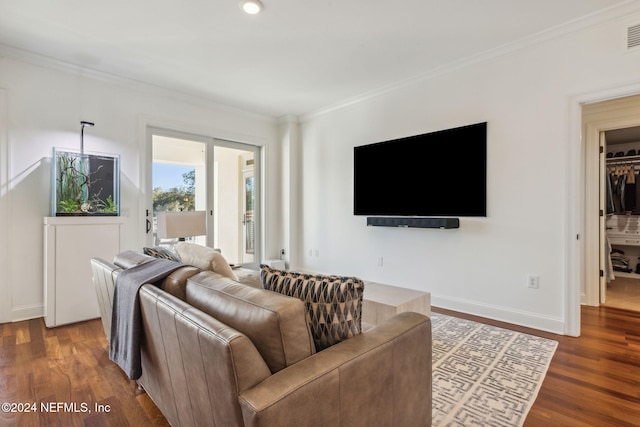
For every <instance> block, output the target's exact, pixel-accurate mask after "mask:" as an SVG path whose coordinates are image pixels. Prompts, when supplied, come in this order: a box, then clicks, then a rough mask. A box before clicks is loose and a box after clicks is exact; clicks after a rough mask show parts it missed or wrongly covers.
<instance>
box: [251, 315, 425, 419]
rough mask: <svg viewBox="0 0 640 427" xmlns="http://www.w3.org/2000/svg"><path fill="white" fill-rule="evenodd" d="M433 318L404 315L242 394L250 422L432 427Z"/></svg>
mask: <svg viewBox="0 0 640 427" xmlns="http://www.w3.org/2000/svg"><path fill="white" fill-rule="evenodd" d="M431 344H432V343H431V321H430V319H429V318H428V317H426V316H423V315H421V314H418V313H402V314H399V315H397V316H395V317H393V318H391V319H389V320H388V321H387V322H385V323H383V324H381V325H379V326H377V327H375V328H374V329H372V330H370V331H368V332H366V333H364V334H361V335H359V336H357V337H354V338H352V339H349V340H346V341H343V342H340V343H338V344H336V345H334V346H332V347H329V348H328V349H326V350H323V351H321V352H319V353H316V354H314V355H313V356H311V357H309V358H307V359H304V360H302V361H301V362H298V363H296V364H295V365H292V366H289V367H287V368H286V369H283V370H282V371H280V372H278V373H276V374H274V375H272V376H271V377H269V378H267V379H265V380H264V381H263V382H261V383H260V384H258V385H256V386H255V387H253V388H251V389H249V390H247V391H245V392H243V393H242V394H241V395H240V404H241V407H242V414H243V417H244V422H245V425H247V426H275V425H277V426H296V427H301V426H319V425H322V426H350V427H351V426H372V425H381V426H382V425H384V426H430V425H431Z"/></svg>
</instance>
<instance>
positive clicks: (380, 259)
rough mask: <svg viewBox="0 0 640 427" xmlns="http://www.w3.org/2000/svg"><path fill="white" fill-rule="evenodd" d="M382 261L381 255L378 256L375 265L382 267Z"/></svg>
mask: <svg viewBox="0 0 640 427" xmlns="http://www.w3.org/2000/svg"><path fill="white" fill-rule="evenodd" d="M382 261H383V260H382V257H381V256H380V257H378V264H377V265H378V267H382V265H383V262H382Z"/></svg>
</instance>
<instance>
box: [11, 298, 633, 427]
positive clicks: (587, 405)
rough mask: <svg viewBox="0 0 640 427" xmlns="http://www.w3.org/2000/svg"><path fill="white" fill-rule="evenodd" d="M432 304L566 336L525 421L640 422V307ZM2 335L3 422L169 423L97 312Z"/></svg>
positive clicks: (19, 326)
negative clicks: (560, 309)
mask: <svg viewBox="0 0 640 427" xmlns="http://www.w3.org/2000/svg"><path fill="white" fill-rule="evenodd" d="M433 311H434V312H439V313H444V314H448V315H454V316H458V317H463V318H466V319H471V320H475V321H480V322H484V323H489V324H492V325H495V326H500V327H506V328H509V329H514V330H517V331H520V332H525V333H530V334H533V335H539V336H543V337H546V338H550V339H554V340H557V341H558V342H559V345H558V349H557V351H556V353H555V355H554V357H553V361H552V362H551V365H550V367H549V371H548V374H547V377H546V378H545V380H544V383H543V385H542V388H541V390H540V393H539V395H538V399H537V400H536V402H535V404H534V405H533V408H532V409H531V411H530V412H529V416H528V417H527V420H526V422H525V424H524V425H525V427H532V426H554V427H557V426H598V427H604V426H616V427H621V426H640V313H635V312H629V311H623V310H617V309H611V308H594V307H583V308H582V335H581V337H579V338H571V337H565V336H558V335H554V334H550V333H545V332H540V331H536V330H532V329H528V328H523V327H519V326H514V325H508V324H505V323H502V322H496V321H492V320H488V319H482V318H478V317H475V316H469V315H465V314H461V313H454V312H451V311H447V310H442V309H438V308H433ZM0 340H1V341H0V344H1V346H0V403H3V402H7V403H9V408H8V409H9V412H6V409H7V408H5V407H4V406H3V408H2V410H0V426H2V427H4V426H7V427H8V426H19V427H23V426H64V427H66V426H114V427H115V426H117V427H120V426H135V427H139V426H166V425H167V422H166V420H165V419H164V417H163V416H162V414H161V413H160V412H159V411H158V409H157V408H156V407H155V405H154V404H153V402H152V401H151V399H150V398H149V397H148V396H147V395H146V394H145V393H144V392H141V391H139V390H138V389H137V387H136V384H135V382H133V381H130V380H128V379H127V378H126V377H125V376H124V374H123V373H122V372H121V371H120V369H119V368H118V367H117V366H115V365H114V364H113V363H111V362H110V361H109V358H108V354H107V347H106V346H107V342H106V339H105V337H104V333H103V331H102V324H101V323H100V321H99V320H92V321H88V322H83V323H79V324H75V325H69V326H62V327H58V328H54V329H47V328H46V327H45V326H44V322H43V321H42V319H35V320H29V321H24V322H17V323H5V324H0ZM34 404H35V407H34ZM96 405H98V406H96ZM13 410H15V411H16V412H11V411H13Z"/></svg>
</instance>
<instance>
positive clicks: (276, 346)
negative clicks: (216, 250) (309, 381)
mask: <svg viewBox="0 0 640 427" xmlns="http://www.w3.org/2000/svg"><path fill="white" fill-rule="evenodd" d="M186 301H187V302H188V303H189V304H191V305H193V306H194V307H196V308H198V309H200V310H202V311H204V312H205V313H207V314H209V315H211V316H213V317H215V318H216V319H218V320H220V321H221V322H223V323H226V324H227V325H229V326H230V327H232V328H234V329H236V330H238V331H240V332H242V333H243V334H245V335H247V336H248V337H249V338H250V339H251V341H252V342H253V343H254V345H255V346H256V348H257V349H258V351H259V352H260V354H261V355H262V357H263V358H264V360H265V362H266V363H267V365H268V366H269V369H271V372H273V373H275V372H277V371H280V370H281V369H283V368H286V367H287V366H290V365H293V364H294V363H296V362H299V361H300V360H303V359H305V358H307V357H309V356H310V355H311V354H313V353H314V352H315V347H314V343H313V339H312V338H311V334H310V332H309V328H308V326H307V320H306V312H305V307H304V304H303V303H302V302H301V301H300V300H298V299H295V298H289V297H286V296H284V295H280V294H277V293H274V292H269V291H266V290H264V289H257V288H253V287H251V286H247V285H243V284H241V283H238V282H235V281H233V280H231V279H229V278H226V277H223V276H221V275H219V274H216V273H214V272H210V271H203V272H201V273H198V274H196V275H195V276H193V277H191V278H190V279H189V280H187V288H186Z"/></svg>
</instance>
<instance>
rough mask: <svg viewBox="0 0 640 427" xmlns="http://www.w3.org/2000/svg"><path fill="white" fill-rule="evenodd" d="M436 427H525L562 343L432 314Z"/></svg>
mask: <svg viewBox="0 0 640 427" xmlns="http://www.w3.org/2000/svg"><path fill="white" fill-rule="evenodd" d="M431 324H432V328H433V422H432V425H433V426H464V427H470V426H482V427H486V426H492V427H507V426H508V427H514V426H515V427H520V426H522V424H523V423H524V420H525V418H526V417H527V413H528V412H529V409H531V406H532V405H533V402H534V401H535V399H536V396H537V395H538V391H539V390H540V386H541V385H542V381H543V380H544V377H545V375H546V372H547V369H548V368H549V364H550V363H551V358H552V357H553V354H554V353H555V351H556V347H557V346H558V343H557V342H556V341H553V340H548V339H545V338H540V337H536V336H533V335H527V334H523V333H520V332H515V331H510V330H508V329H502V328H497V327H495V326H490V325H485V324H482V323H477V322H472V321H469V320H464V319H459V318H456V317H450V316H445V315H442V314H438V313H432V314H431Z"/></svg>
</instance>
